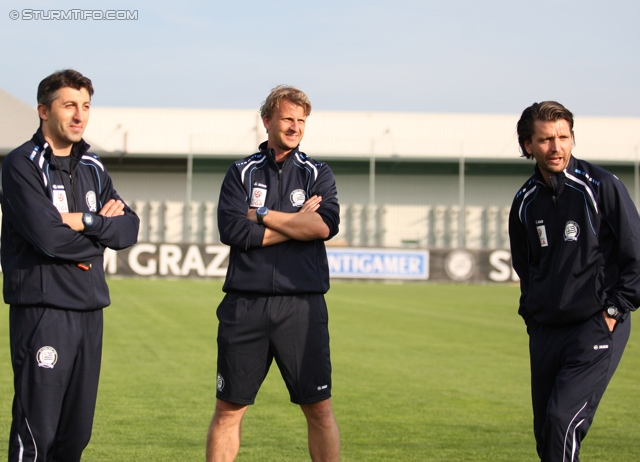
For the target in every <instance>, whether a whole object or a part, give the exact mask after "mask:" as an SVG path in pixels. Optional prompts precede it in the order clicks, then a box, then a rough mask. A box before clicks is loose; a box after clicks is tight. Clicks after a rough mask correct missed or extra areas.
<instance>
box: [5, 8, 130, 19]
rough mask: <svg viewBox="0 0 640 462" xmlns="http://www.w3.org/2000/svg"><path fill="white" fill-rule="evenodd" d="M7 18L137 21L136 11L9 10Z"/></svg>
mask: <svg viewBox="0 0 640 462" xmlns="http://www.w3.org/2000/svg"><path fill="white" fill-rule="evenodd" d="M9 17H10V18H11V19H14V20H16V19H23V20H26V21H77V20H80V21H87V20H107V21H137V20H138V10H134V11H131V10H21V11H18V10H11V11H10V12H9Z"/></svg>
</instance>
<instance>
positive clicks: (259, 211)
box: [256, 207, 269, 215]
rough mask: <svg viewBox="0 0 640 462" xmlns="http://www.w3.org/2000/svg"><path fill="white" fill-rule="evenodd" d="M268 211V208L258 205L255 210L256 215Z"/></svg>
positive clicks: (264, 213)
mask: <svg viewBox="0 0 640 462" xmlns="http://www.w3.org/2000/svg"><path fill="white" fill-rule="evenodd" d="M268 211H269V209H268V208H266V207H260V208H259V209H258V210H256V213H257V214H258V215H266V214H267V212H268Z"/></svg>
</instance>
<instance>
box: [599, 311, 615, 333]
mask: <svg viewBox="0 0 640 462" xmlns="http://www.w3.org/2000/svg"><path fill="white" fill-rule="evenodd" d="M602 316H604V320H605V322H606V323H607V326H609V332H613V329H614V328H615V327H616V322H617V321H616V320H615V319H613V318H612V317H610V316H609V315H608V314H607V312H606V311H603V312H602Z"/></svg>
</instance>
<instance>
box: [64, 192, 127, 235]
mask: <svg viewBox="0 0 640 462" xmlns="http://www.w3.org/2000/svg"><path fill="white" fill-rule="evenodd" d="M98 214H99V215H102V216H104V217H119V216H121V215H124V202H122V201H121V200H115V199H111V200H110V201H108V202H107V203H106V204H104V207H102V209H101V210H100V212H98ZM60 215H61V216H62V222H63V223H64V224H65V225H67V226H69V228H71V229H73V230H74V231H77V232H79V233H81V232H82V231H84V223H83V222H82V213H81V212H73V213H61V214H60Z"/></svg>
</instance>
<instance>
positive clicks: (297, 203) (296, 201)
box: [289, 189, 307, 207]
mask: <svg viewBox="0 0 640 462" xmlns="http://www.w3.org/2000/svg"><path fill="white" fill-rule="evenodd" d="M289 199H290V200H291V205H293V206H294V207H302V206H303V205H304V203H305V201H306V200H307V195H306V194H305V193H304V190H303V189H296V190H294V191H291V195H290V196H289Z"/></svg>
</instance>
